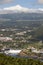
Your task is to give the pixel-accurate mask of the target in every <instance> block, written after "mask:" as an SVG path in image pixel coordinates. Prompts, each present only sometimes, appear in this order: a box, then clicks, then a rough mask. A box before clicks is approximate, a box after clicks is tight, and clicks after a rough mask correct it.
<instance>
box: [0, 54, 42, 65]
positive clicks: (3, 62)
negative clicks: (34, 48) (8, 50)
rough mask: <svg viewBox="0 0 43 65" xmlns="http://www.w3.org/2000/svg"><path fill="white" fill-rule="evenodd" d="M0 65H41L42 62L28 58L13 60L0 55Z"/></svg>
mask: <svg viewBox="0 0 43 65" xmlns="http://www.w3.org/2000/svg"><path fill="white" fill-rule="evenodd" d="M0 65H43V62H40V61H39V60H34V59H28V58H13V57H11V56H6V55H4V54H0Z"/></svg>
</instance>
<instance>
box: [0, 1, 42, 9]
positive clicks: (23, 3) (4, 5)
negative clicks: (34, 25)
mask: <svg viewBox="0 0 43 65" xmlns="http://www.w3.org/2000/svg"><path fill="white" fill-rule="evenodd" d="M16 5H20V6H22V7H27V8H35V9H37V8H43V0H0V8H7V7H11V6H16Z"/></svg>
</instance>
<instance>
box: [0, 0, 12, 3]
mask: <svg viewBox="0 0 43 65" xmlns="http://www.w3.org/2000/svg"><path fill="white" fill-rule="evenodd" d="M11 1H12V0H0V4H6V3H10V2H11Z"/></svg>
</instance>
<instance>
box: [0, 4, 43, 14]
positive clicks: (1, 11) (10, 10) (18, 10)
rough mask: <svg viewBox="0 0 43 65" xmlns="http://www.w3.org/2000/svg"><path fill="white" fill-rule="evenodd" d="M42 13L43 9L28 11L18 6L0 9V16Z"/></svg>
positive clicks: (28, 9)
mask: <svg viewBox="0 0 43 65" xmlns="http://www.w3.org/2000/svg"><path fill="white" fill-rule="evenodd" d="M22 12H24V13H43V9H41V8H40V9H30V8H25V7H22V6H20V5H16V6H12V7H7V8H3V9H0V14H10V13H22Z"/></svg>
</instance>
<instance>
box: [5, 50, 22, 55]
mask: <svg viewBox="0 0 43 65" xmlns="http://www.w3.org/2000/svg"><path fill="white" fill-rule="evenodd" d="M20 52H21V50H12V49H10V50H5V51H4V53H5V54H14V55H18V54H19V53H20Z"/></svg>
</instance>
